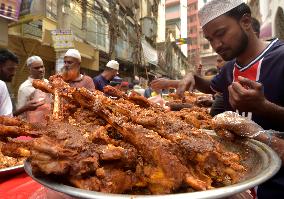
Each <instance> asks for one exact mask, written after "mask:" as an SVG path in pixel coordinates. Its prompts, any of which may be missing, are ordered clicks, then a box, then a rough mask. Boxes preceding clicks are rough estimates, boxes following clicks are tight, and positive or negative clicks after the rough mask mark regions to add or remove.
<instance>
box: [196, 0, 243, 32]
mask: <svg viewBox="0 0 284 199" xmlns="http://www.w3.org/2000/svg"><path fill="white" fill-rule="evenodd" d="M242 3H244V1H243V0H211V1H209V2H208V3H206V4H205V5H204V6H203V7H202V8H201V9H200V10H199V13H198V15H199V20H200V24H201V26H202V27H203V26H205V25H206V24H207V23H208V22H210V21H212V20H213V19H216V18H217V17H219V16H221V15H223V14H225V13H226V12H228V11H230V10H232V9H234V8H235V7H237V6H239V5H241V4H242Z"/></svg>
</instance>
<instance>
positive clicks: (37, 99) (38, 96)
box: [14, 55, 51, 122]
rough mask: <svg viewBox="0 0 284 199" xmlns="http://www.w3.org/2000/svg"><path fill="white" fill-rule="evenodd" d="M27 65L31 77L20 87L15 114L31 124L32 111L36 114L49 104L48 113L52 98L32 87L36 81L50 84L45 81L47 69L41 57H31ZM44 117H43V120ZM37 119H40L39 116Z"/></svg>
mask: <svg viewBox="0 0 284 199" xmlns="http://www.w3.org/2000/svg"><path fill="white" fill-rule="evenodd" d="M26 65H27V68H28V70H29V73H30V75H29V77H28V79H27V80H26V81H24V82H23V83H22V84H21V85H20V87H19V90H18V98H17V110H16V111H15V113H16V115H18V114H20V115H21V117H22V118H24V119H27V120H28V121H29V122H31V119H32V118H31V117H30V113H31V112H32V111H33V112H36V111H37V110H38V109H39V107H41V106H43V105H44V104H47V106H48V107H47V109H48V110H47V111H49V108H50V107H49V106H50V99H51V96H50V95H49V94H46V93H43V92H41V91H40V90H38V89H35V88H34V87H33V85H32V82H33V80H34V79H42V80H44V81H46V82H48V80H47V79H44V75H45V67H44V64H43V61H42V59H41V58H40V57H39V56H35V55H34V56H31V57H29V58H28V59H27V61H26ZM43 107H45V106H43ZM45 108H46V107H45ZM41 112H42V110H41ZM15 113H14V114H15ZM43 117H44V116H43ZM43 117H41V119H42V118H43ZM36 118H37V119H40V117H39V116H37V117H36ZM38 121H39V120H38ZM38 121H37V122H38ZM35 122H36V121H35Z"/></svg>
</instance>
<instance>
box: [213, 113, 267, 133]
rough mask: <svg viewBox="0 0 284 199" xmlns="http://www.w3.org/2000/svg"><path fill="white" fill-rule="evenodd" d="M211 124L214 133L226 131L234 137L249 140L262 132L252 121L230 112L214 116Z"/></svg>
mask: <svg viewBox="0 0 284 199" xmlns="http://www.w3.org/2000/svg"><path fill="white" fill-rule="evenodd" d="M212 124H213V128H214V130H216V131H218V130H219V129H226V130H229V131H230V132H232V133H234V134H236V135H239V136H242V137H249V138H254V137H256V136H257V135H259V133H260V132H261V131H263V129H262V127H261V126H259V125H258V124H256V123H255V122H253V121H252V120H250V119H248V118H246V117H242V116H240V115H239V114H237V113H235V112H232V111H227V112H224V113H221V114H218V115H216V116H214V118H213V119H212Z"/></svg>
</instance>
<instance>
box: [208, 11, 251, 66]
mask: <svg viewBox="0 0 284 199" xmlns="http://www.w3.org/2000/svg"><path fill="white" fill-rule="evenodd" d="M203 32H204V36H205V38H206V39H208V41H209V42H210V44H211V46H212V48H213V49H214V50H215V51H216V53H218V54H219V55H220V56H221V57H222V58H223V59H224V60H225V61H229V60H232V59H234V58H236V57H238V56H240V55H241V54H242V53H243V52H244V51H245V49H246V48H247V46H248V36H247V34H246V32H245V31H244V30H243V28H242V26H241V25H240V23H239V22H238V21H236V20H235V19H233V18H231V17H228V16H225V15H222V16H220V17H218V18H216V19H214V20H212V21H211V22H209V23H208V24H206V25H205V26H204V27H203Z"/></svg>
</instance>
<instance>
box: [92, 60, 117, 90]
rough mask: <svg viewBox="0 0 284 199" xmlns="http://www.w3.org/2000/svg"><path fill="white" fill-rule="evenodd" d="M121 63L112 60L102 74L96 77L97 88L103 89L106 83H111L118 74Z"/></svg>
mask: <svg viewBox="0 0 284 199" xmlns="http://www.w3.org/2000/svg"><path fill="white" fill-rule="evenodd" d="M118 71H119V63H118V62H117V61H115V60H110V61H109V62H108V63H107V64H106V67H105V69H104V71H103V72H102V74H100V75H98V76H96V77H94V84H95V86H96V88H97V89H98V90H100V91H103V89H104V87H105V86H106V85H109V84H110V81H112V80H113V78H114V77H115V76H116V75H117V74H118Z"/></svg>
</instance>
